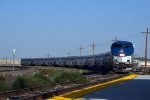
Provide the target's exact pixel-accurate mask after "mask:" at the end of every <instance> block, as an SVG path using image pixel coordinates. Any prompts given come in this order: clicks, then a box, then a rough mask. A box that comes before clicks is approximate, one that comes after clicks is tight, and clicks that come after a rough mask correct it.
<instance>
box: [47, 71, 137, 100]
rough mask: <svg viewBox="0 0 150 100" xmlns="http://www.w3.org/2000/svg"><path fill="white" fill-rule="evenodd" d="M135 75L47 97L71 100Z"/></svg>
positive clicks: (56, 99)
mask: <svg viewBox="0 0 150 100" xmlns="http://www.w3.org/2000/svg"><path fill="white" fill-rule="evenodd" d="M137 76H138V75H137V74H133V75H129V76H126V77H123V78H120V79H116V80H113V81H110V82H106V83H102V84H98V85H94V86H91V87H88V88H85V89H82V90H76V91H73V92H71V93H67V94H64V95H60V96H56V97H54V98H51V99H48V100H73V99H75V98H79V97H81V96H83V95H86V94H88V93H91V92H94V91H97V90H101V89H104V88H107V87H109V86H112V85H117V84H119V83H122V82H125V81H128V80H131V79H133V78H135V77H137ZM75 100H80V99H75Z"/></svg>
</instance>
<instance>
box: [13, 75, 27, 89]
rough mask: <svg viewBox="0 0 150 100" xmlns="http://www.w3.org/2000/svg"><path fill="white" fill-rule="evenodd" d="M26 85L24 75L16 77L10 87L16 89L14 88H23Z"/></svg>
mask: <svg viewBox="0 0 150 100" xmlns="http://www.w3.org/2000/svg"><path fill="white" fill-rule="evenodd" d="M26 87H27V82H26V78H25V77H18V78H17V79H16V80H15V81H14V83H13V85H12V89H14V90H16V89H23V88H26Z"/></svg>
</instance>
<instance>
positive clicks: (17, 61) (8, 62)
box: [0, 60, 21, 65]
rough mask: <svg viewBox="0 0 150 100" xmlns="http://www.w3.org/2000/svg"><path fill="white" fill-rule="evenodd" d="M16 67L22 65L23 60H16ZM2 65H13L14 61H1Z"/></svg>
mask: <svg viewBox="0 0 150 100" xmlns="http://www.w3.org/2000/svg"><path fill="white" fill-rule="evenodd" d="M14 64H15V65H20V64H21V60H14ZM0 65H13V60H0Z"/></svg>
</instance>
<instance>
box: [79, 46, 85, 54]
mask: <svg viewBox="0 0 150 100" xmlns="http://www.w3.org/2000/svg"><path fill="white" fill-rule="evenodd" d="M79 49H80V56H82V50H83V49H84V48H82V46H80V48H79Z"/></svg>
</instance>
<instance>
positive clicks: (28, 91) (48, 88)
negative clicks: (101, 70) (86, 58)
mask: <svg viewBox="0 0 150 100" xmlns="http://www.w3.org/2000/svg"><path fill="white" fill-rule="evenodd" d="M123 76H126V74H114V75H111V74H108V75H98V74H94V75H87V76H85V77H87V78H89V79H90V80H91V82H90V83H88V84H75V83H72V82H66V83H61V84H50V85H45V86H39V87H31V88H25V89H20V90H14V91H7V92H3V93H0V100H5V99H6V98H9V99H11V100H16V99H19V100H33V99H46V98H52V97H54V96H58V95H61V94H64V93H68V92H71V91H74V90H77V89H83V88H85V87H89V86H92V85H96V84H99V83H104V82H107V81H111V80H114V79H117V78H120V77H123Z"/></svg>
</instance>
